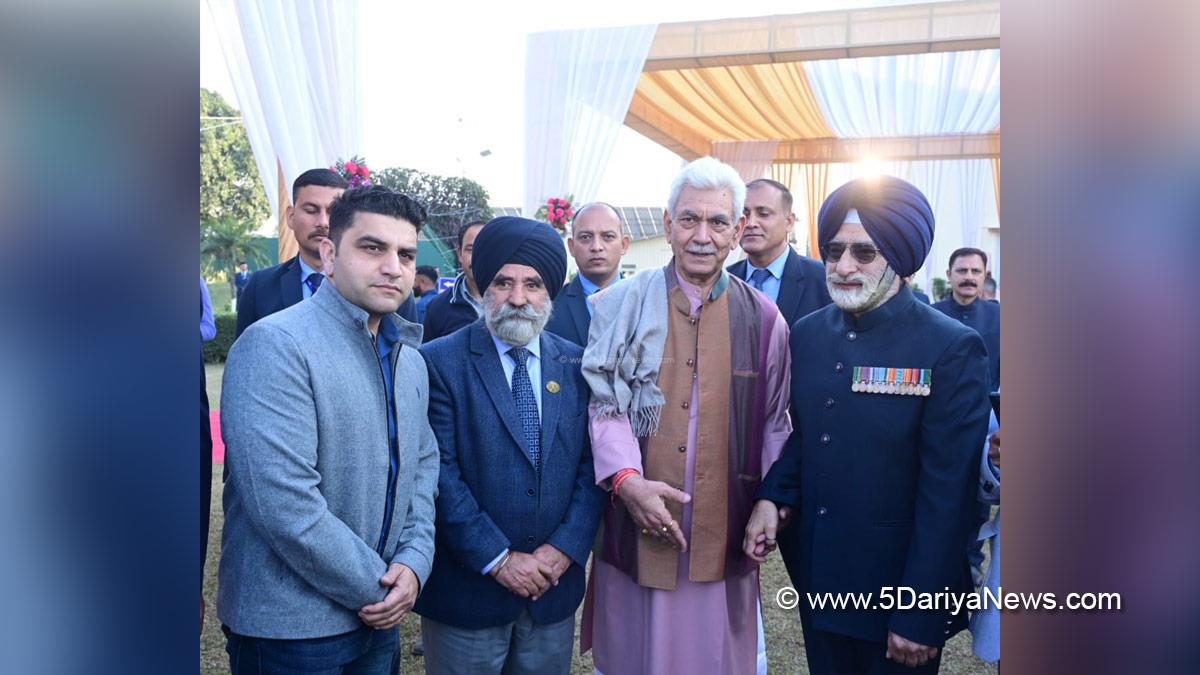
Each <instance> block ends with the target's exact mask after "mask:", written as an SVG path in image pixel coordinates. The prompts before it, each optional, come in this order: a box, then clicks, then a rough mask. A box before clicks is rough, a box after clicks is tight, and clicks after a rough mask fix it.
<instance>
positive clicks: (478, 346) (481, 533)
mask: <svg viewBox="0 0 1200 675" xmlns="http://www.w3.org/2000/svg"><path fill="white" fill-rule="evenodd" d="M566 271H567V254H566V251H565V250H564V247H563V242H562V239H560V238H559V236H558V234H557V233H556V232H555V231H554V230H553V229H552V228H551V227H550V226H549V225H547V224H545V223H539V222H536V221H532V220H526V219H524V218H514V217H502V218H495V219H493V220H491V221H490V222H488V223H487V224H486V225H484V226H483V228H482V229H480V230H479V234H478V236H477V237H476V238H475V242H474V251H473V254H472V257H471V273H472V277H473V278H474V280H475V282H476V283H477V284H478V286H479V288H480V289H482V290H483V298H482V303H481V309H482V312H483V316H482V317H481V319H480V320H478V321H476V322H474V323H471V324H468V325H467V326H464V327H463V328H460V329H458V330H457V331H455V332H453V333H451V334H449V335H447V336H445V337H441V338H438V339H436V340H433V341H431V342H429V343H427V344H426V345H425V346H424V347H422V348H421V351H422V353H424V355H425V360H426V363H427V364H428V368H429V389H430V403H429V420H430V424H431V426H432V427H433V431H434V434H436V436H437V440H438V447H439V449H440V450H441V455H442V464H441V466H442V471H441V476H440V478H439V480H438V490H439V493H438V498H437V552H436V554H435V556H434V560H433V572H432V573H431V574H430V576H429V582H428V583H427V584H426V586H425V589H424V591H423V592H422V593H421V597H420V599H419V600H418V601H417V606H416V611H417V613H419V614H420V615H421V616H422V620H421V630H422V633H423V635H424V640H425V672H426V673H430V674H440V673H447V674H449V673H472V674H474V673H480V674H486V673H494V674H495V675H500V673H502V672H503V673H506V674H521V673H528V674H530V675H541V674H543V673H546V674H553V673H567V672H569V671H570V669H571V645H572V642H573V640H572V638H573V637H574V635H575V610H576V608H577V607H579V603H580V602H581V601H582V600H583V591H584V565H585V564H586V563H587V559H588V555H589V554H590V553H591V548H592V542H593V541H594V540H595V538H596V528H597V527H598V525H599V522H600V510H601V508H602V506H603V502H604V493H603V492H602V491H601V490H600V489H599V488H597V487H596V486H595V484H594V482H593V478H592V453H591V445H590V444H589V442H588V433H587V415H586V413H587V404H588V388H587V385H586V383H585V382H584V380H583V376H582V375H581V374H580V371H579V361H580V357H581V356H582V354H583V348H582V347H579V346H577V345H575V344H573V343H571V342H568V341H567V340H564V339H563V338H560V337H558V336H557V335H554V334H552V333H549V332H546V331H545V330H543V329H544V328H545V326H546V322H547V321H548V320H549V319H550V314H551V312H552V310H553V305H552V300H553V299H554V297H555V295H557V293H558V292H559V290H561V289H562V287H563V277H564V276H565V275H566Z"/></svg>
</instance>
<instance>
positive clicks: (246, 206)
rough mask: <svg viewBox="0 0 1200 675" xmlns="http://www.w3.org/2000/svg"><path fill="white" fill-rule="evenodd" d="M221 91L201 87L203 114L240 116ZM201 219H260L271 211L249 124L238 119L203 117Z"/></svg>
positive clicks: (249, 220) (251, 220)
mask: <svg viewBox="0 0 1200 675" xmlns="http://www.w3.org/2000/svg"><path fill="white" fill-rule="evenodd" d="M239 114H240V113H239V112H238V110H237V109H236V108H234V107H233V106H231V105H229V103H227V102H226V101H225V99H224V98H222V97H221V95H220V94H218V93H216V92H214V91H209V90H208V89H204V88H201V89H200V115H201V117H206V116H207V117H237V116H238V115H239ZM200 129H201V131H200V222H202V223H203V222H205V221H216V220H226V219H229V220H235V221H241V222H252V223H260V222H262V221H263V220H265V219H266V218H268V217H269V216H270V215H271V207H270V204H269V203H268V202H267V195H266V193H265V192H264V191H263V185H262V181H261V180H259V176H258V166H257V165H256V164H255V163H254V152H253V151H252V150H251V149H250V140H249V138H248V137H247V136H246V128H245V126H243V125H242V124H241V123H240V122H238V121H235V120H211V119H209V120H205V119H202V120H200Z"/></svg>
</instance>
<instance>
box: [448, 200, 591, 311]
mask: <svg viewBox="0 0 1200 675" xmlns="http://www.w3.org/2000/svg"><path fill="white" fill-rule="evenodd" d="M510 263H511V264H514V265H529V266H530V267H532V268H533V269H535V270H537V272H538V274H539V275H541V277H542V283H544V284H546V290H547V291H549V292H550V299H551V300H553V299H554V297H555V296H556V295H558V292H559V291H560V290H562V287H563V281H565V280H566V278H567V248H566V245H564V244H563V240H562V237H560V236H559V234H558V232H556V231H555V230H554V228H553V227H550V226H549V225H547V224H546V223H542V222H538V221H536V220H529V219H528V218H517V217H516V216H501V217H499V218H492V219H491V220H489V221H488V223H487V225H484V226H483V229H482V230H480V231H479V234H478V235H476V236H475V244H474V245H473V246H472V247H471V275H472V276H473V277H475V286H476V287H477V288H478V289H479V292H480V293H481V294H482V293H484V292H485V291H487V287H488V286H491V285H492V279H493V278H495V276H496V273H497V272H499V271H500V268H501V267H504V266H505V265H508V264H510Z"/></svg>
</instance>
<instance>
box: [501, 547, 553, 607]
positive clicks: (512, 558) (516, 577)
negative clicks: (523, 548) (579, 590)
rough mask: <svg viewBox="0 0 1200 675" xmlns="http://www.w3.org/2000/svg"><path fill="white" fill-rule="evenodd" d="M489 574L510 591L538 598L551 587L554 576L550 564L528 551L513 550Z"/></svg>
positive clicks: (526, 596)
mask: <svg viewBox="0 0 1200 675" xmlns="http://www.w3.org/2000/svg"><path fill="white" fill-rule="evenodd" d="M489 574H491V575H492V578H493V579H495V580H496V581H497V582H498V583H499V584H500V585H501V586H503V587H505V588H507V589H508V590H509V592H511V593H515V594H516V595H519V596H521V597H522V598H533V599H534V600H537V599H538V598H540V597H541V596H542V594H543V593H545V592H546V591H547V590H548V589H549V588H550V581H551V579H554V578H557V577H555V576H554V572H553V570H552V569H551V568H550V566H549V565H547V564H545V563H543V562H542V561H540V560H538V559H537V558H535V557H533V556H532V555H530V554H528V553H520V552H517V551H512V552H510V553H509V554H508V558H507V559H505V560H501V561H500V563H499V564H498V565H496V566H495V567H493V568H492V570H491V572H489Z"/></svg>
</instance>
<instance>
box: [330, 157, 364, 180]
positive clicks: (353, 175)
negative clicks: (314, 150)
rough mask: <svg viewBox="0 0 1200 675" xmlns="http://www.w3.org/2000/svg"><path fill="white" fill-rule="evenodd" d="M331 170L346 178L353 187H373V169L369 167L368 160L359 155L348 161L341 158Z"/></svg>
mask: <svg viewBox="0 0 1200 675" xmlns="http://www.w3.org/2000/svg"><path fill="white" fill-rule="evenodd" d="M329 170H330V171H333V172H334V173H336V174H338V175H340V176H341V177H342V178H345V179H346V182H347V183H349V184H350V187H352V188H358V187H371V170H370V169H368V168H367V160H365V159H363V158H362V157H359V156H358V155H355V156H353V157H351V158H350V159H348V160H346V161H342V160H340V159H339V160H338V161H337V164H334V165H333V166H331V167H329Z"/></svg>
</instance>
